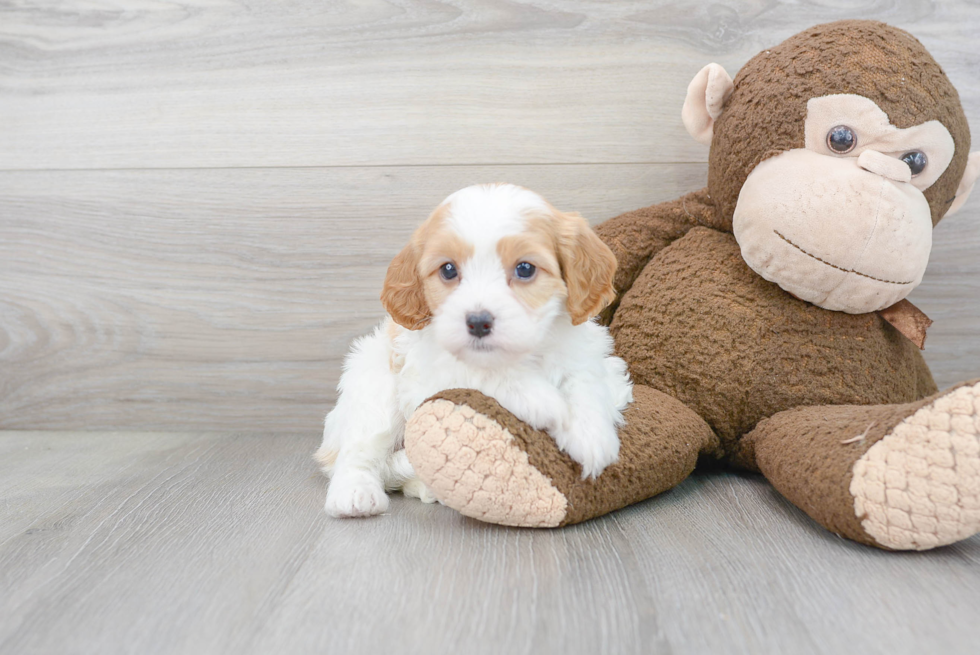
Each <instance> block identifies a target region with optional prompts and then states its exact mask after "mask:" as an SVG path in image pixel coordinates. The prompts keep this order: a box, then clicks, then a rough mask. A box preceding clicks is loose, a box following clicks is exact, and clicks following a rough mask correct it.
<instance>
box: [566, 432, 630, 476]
mask: <svg viewBox="0 0 980 655" xmlns="http://www.w3.org/2000/svg"><path fill="white" fill-rule="evenodd" d="M555 441H556V442H557V443H558V447H559V448H561V449H562V450H564V451H565V452H566V453H568V456H569V457H571V458H572V459H574V460H575V461H576V462H578V463H579V464H581V465H582V479H583V480H584V479H586V478H590V477H591V478H597V477H599V474H600V473H602V472H603V471H604V470H605V468H606V467H607V466H609V465H610V464H612V463H613V462H615V461H616V460H617V459H619V436H618V435H617V434H616V429H615V428H614V427H612V426H611V425H606V424H604V422H602V421H589V420H576V421H574V422H573V423H572V426H571V428H570V429H568V430H564V431H562V433H561V434H560V435H555Z"/></svg>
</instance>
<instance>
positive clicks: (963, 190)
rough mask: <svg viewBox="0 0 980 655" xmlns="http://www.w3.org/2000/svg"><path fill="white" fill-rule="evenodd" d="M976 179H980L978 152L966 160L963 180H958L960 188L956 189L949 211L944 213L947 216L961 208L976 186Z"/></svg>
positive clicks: (979, 153)
mask: <svg viewBox="0 0 980 655" xmlns="http://www.w3.org/2000/svg"><path fill="white" fill-rule="evenodd" d="M978 177H980V150H978V151H977V152H973V153H970V159H969V160H967V164H966V171H965V172H964V173H963V179H962V180H960V186H959V187H957V189H956V197H955V198H954V199H953V204H952V205H950V206H949V210H948V211H947V212H946V215H947V216H949V215H950V214H955V213H956V212H957V211H959V208H960V207H962V206H963V203H965V202H966V199H967V198H969V197H970V192H971V191H973V187H974V186H976V184H977V178H978Z"/></svg>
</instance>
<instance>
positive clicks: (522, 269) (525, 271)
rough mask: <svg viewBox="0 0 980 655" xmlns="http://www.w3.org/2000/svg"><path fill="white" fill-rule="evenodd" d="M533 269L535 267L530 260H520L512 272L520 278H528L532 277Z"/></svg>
mask: <svg viewBox="0 0 980 655" xmlns="http://www.w3.org/2000/svg"><path fill="white" fill-rule="evenodd" d="M535 270H537V269H536V268H534V264H532V263H530V262H521V263H519V264H518V265H517V266H515V267H514V274H515V275H517V277H519V278H520V279H522V280H530V279H531V278H532V277H534V271H535Z"/></svg>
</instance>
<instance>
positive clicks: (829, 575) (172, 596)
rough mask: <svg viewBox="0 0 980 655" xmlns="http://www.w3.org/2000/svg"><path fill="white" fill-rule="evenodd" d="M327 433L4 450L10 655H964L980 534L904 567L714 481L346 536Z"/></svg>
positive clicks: (977, 626) (1, 439) (87, 437)
mask: <svg viewBox="0 0 980 655" xmlns="http://www.w3.org/2000/svg"><path fill="white" fill-rule="evenodd" d="M315 445H316V439H315V436H314V435H305V436H296V435H292V436H288V435H274V434H259V435H237V436H236V435H229V434H224V435H222V434H213V433H211V434H209V433H167V434H164V433H108V434H99V433H87V434H82V433H74V434H72V433H55V432H45V433H38V432H34V433H30V432H6V433H2V434H0V498H2V499H3V502H2V503H0V588H2V589H3V593H2V594H0V652H2V653H4V654H5V655H6V654H8V653H9V654H10V655H14V654H16V655H25V654H29V653H101V654H106V653H140V654H141V655H153V654H157V653H182V654H184V653H235V654H240V653H289V654H291V655H301V654H304V653H330V654H331V655H339V654H342V653H402V652H405V653H467V654H469V653H544V652H556V653H563V654H564V653H568V654H572V653H672V654H673V655H680V654H683V653H780V654H783V653H793V654H797V653H800V654H803V653H850V652H854V653H857V652H861V653H888V654H889V655H898V654H902V653H910V654H911V653H915V654H923V653H944V654H952V653H964V654H967V653H969V654H971V655H975V654H976V652H977V644H978V643H980V622H978V621H977V612H978V607H980V537H974V538H973V539H970V540H968V541H966V542H962V543H960V544H957V545H955V546H951V547H947V548H943V549H940V550H937V551H933V552H930V553H924V554H914V553H887V552H883V551H878V550H874V549H871V548H867V547H864V546H860V545H857V544H854V543H850V542H847V541H844V540H842V539H840V538H838V537H836V536H834V535H832V534H830V533H828V532H826V531H824V530H823V529H822V528H820V527H818V526H816V525H815V524H814V523H813V522H811V521H810V520H809V519H808V518H807V517H806V516H804V515H803V514H801V513H800V512H799V511H798V510H797V509H796V508H794V507H793V506H791V505H790V504H789V503H787V502H786V501H784V500H782V499H781V498H780V497H779V496H778V495H777V494H776V493H775V492H774V491H773V490H772V489H771V488H770V487H769V485H768V484H767V483H765V482H764V481H763V480H762V479H761V478H759V477H756V476H751V475H737V474H733V473H728V472H701V473H698V474H696V475H695V476H694V477H693V478H691V479H689V480H688V481H687V482H685V483H684V484H682V485H681V486H680V487H678V488H677V489H674V490H673V491H671V492H668V493H667V494H664V495H662V496H660V497H658V498H654V499H652V500H650V501H647V502H645V503H641V504H639V505H636V506H633V507H630V508H627V509H625V510H623V511H620V512H617V513H614V514H612V515H609V516H606V517H604V518H601V519H598V520H595V521H591V522H589V523H585V524H583V525H579V526H574V527H571V528H565V529H561V530H547V531H534V530H521V529H513V528H504V527H498V526H492V525H486V524H481V523H478V522H475V521H472V520H469V519H466V518H463V517H462V516H460V515H459V514H457V513H455V512H453V511H451V510H449V509H448V508H445V507H442V506H439V505H423V504H421V503H420V502H418V501H416V500H414V499H404V498H402V497H401V496H398V497H396V498H395V499H394V502H393V503H392V506H391V510H390V511H389V513H388V514H385V515H383V516H380V517H376V518H373V519H363V520H336V519H330V518H328V517H327V516H326V515H325V514H324V513H323V512H322V511H321V506H322V500H323V496H324V491H325V482H324V480H323V479H322V478H321V477H320V476H319V475H318V473H317V471H316V470H315V468H314V465H313V463H312V461H311V460H310V457H309V454H310V452H311V450H313V448H314V447H315Z"/></svg>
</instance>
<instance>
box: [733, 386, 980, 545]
mask: <svg viewBox="0 0 980 655" xmlns="http://www.w3.org/2000/svg"><path fill="white" fill-rule="evenodd" d="M746 438H747V439H748V440H749V441H750V442H751V444H752V448H753V449H754V455H755V461H756V464H757V466H758V468H759V469H760V470H761V471H762V472H763V473H764V474H765V476H766V477H767V478H769V480H770V481H771V482H772V483H773V486H775V487H776V489H778V490H779V491H780V492H781V493H782V494H783V495H784V496H786V497H787V498H788V499H789V500H790V501H792V502H793V503H794V504H795V505H796V506H797V507H799V508H800V509H802V510H803V511H805V512H806V513H807V514H809V515H810V516H811V517H813V518H814V519H815V520H816V521H817V522H819V523H820V524H821V525H823V526H824V527H826V528H828V529H830V530H832V531H834V532H836V533H838V534H840V535H843V536H846V537H848V538H850V539H854V540H855V541H860V542H862V543H866V544H869V545H873V546H878V547H880V548H886V549H890V550H928V549H930V548H935V547H937V546H944V545H947V544H952V543H955V542H957V541H960V540H962V539H966V538H968V537H970V536H972V535H974V534H976V533H978V532H980V380H973V381H971V382H967V383H965V384H962V385H959V386H957V387H954V388H952V389H949V390H947V391H943V392H941V393H938V394H936V395H934V396H930V397H929V398H925V399H923V400H919V401H916V402H912V403H907V404H904V405H877V406H815V407H803V408H797V409H793V410H788V411H785V412H781V413H779V414H776V415H775V416H773V417H772V418H770V419H767V420H765V421H762V422H760V423H759V425H758V426H757V427H756V428H755V430H753V431H752V433H750V434H749V435H748V437H746Z"/></svg>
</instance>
